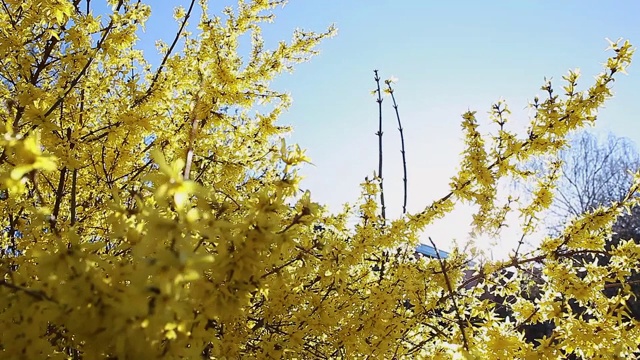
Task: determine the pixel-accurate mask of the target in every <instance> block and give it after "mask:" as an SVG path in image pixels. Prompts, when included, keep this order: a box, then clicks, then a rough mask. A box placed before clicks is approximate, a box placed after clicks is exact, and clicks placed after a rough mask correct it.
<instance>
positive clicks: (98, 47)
mask: <svg viewBox="0 0 640 360" xmlns="http://www.w3.org/2000/svg"><path fill="white" fill-rule="evenodd" d="M123 2H124V0H120V1H118V5H117V6H116V10H115V11H116V12H117V11H120V8H121V7H122V4H123ZM113 25H114V22H113V18H111V21H109V25H107V27H106V28H105V30H104V33H103V34H102V37H101V38H100V40H98V42H97V44H96V48H95V53H96V54H97V53H98V52H99V51H100V50H102V46H103V45H104V42H105V41H106V39H107V36H108V35H109V33H111V30H112V29H113ZM94 60H95V56H92V57H89V60H87V63H86V64H85V65H84V67H83V68H82V70H80V72H79V73H78V75H76V77H75V78H74V79H73V80H72V81H71V83H70V84H69V87H68V88H67V90H65V92H64V93H63V94H62V96H60V97H59V98H58V99H57V100H56V102H55V103H53V105H51V107H50V108H49V110H47V111H46V112H45V113H44V117H45V118H46V117H47V116H49V115H51V113H52V112H54V111H55V110H56V109H57V108H58V106H60V104H62V102H63V101H64V99H65V98H66V97H67V95H69V93H70V92H71V90H73V89H74V88H75V87H76V85H78V83H79V82H80V79H82V77H83V76H84V75H85V74H86V73H87V70H88V69H89V66H91V64H93V61H94ZM34 127H35V125H34V126H32V130H33V129H34Z"/></svg>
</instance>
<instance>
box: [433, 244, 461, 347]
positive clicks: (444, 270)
mask: <svg viewBox="0 0 640 360" xmlns="http://www.w3.org/2000/svg"><path fill="white" fill-rule="evenodd" d="M429 242H431V246H433V249H434V250H435V253H436V258H437V259H438V262H439V263H440V268H441V269H442V275H443V276H444V281H445V282H446V283H447V290H449V295H450V296H451V301H452V302H453V307H454V308H455V310H456V320H457V322H458V326H459V327H460V332H461V333H462V341H463V342H464V348H465V350H467V351H468V350H469V342H468V341H467V334H466V333H465V332H464V328H465V326H464V322H463V321H462V316H460V308H458V303H457V301H456V297H455V296H454V292H453V287H452V286H451V280H449V274H448V273H447V267H446V260H443V259H442V258H441V257H440V251H439V250H438V247H437V246H436V243H434V242H433V239H431V236H429Z"/></svg>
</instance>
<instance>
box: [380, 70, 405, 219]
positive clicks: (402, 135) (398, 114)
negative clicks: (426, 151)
mask: <svg viewBox="0 0 640 360" xmlns="http://www.w3.org/2000/svg"><path fill="white" fill-rule="evenodd" d="M385 83H386V84H387V87H388V88H389V94H390V95H391V100H393V108H394V110H395V111H396V118H397V119H398V131H400V145H401V149H402V150H400V152H401V153H402V170H403V174H402V175H403V178H402V181H403V182H404V198H403V202H402V214H403V215H404V214H406V213H407V157H406V154H405V151H404V132H403V129H402V123H401V122H400V113H399V112H398V104H397V103H396V97H395V95H394V94H393V88H391V80H386V81H385Z"/></svg>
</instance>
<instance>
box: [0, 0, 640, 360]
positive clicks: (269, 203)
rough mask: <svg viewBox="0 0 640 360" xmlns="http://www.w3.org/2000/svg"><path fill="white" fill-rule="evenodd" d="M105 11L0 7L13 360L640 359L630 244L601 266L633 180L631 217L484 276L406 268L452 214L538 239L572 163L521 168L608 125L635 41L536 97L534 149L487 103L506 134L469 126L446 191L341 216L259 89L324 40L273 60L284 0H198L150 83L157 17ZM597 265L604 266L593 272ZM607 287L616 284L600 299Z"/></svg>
mask: <svg viewBox="0 0 640 360" xmlns="http://www.w3.org/2000/svg"><path fill="white" fill-rule="evenodd" d="M108 3H109V5H110V6H112V13H111V14H109V15H108V16H102V17H98V16H97V15H95V14H94V11H93V9H91V6H95V5H94V4H93V2H89V1H80V0H73V1H72V0H20V1H18V0H4V1H2V9H1V11H0V24H1V26H0V29H1V30H0V51H1V52H2V54H3V55H2V59H0V62H1V65H2V66H0V77H1V85H0V96H1V97H2V99H3V102H4V104H3V106H2V109H0V116H1V118H2V124H4V129H3V130H2V131H3V132H4V135H3V136H2V138H1V140H0V141H1V142H2V152H1V154H0V184H1V185H0V189H1V193H0V208H1V213H0V221H1V222H2V225H1V226H2V238H1V240H0V241H1V243H0V269H1V270H0V271H1V272H2V273H1V277H0V299H1V300H0V329H1V332H0V333H1V337H0V358H3V359H41V358H76V359H79V358H83V359H99V358H109V359H155V358H168V359H179V358H182V359H197V358H207V359H208V358H244V357H247V358H273V359H276V358H292V359H293V358H297V359H310V358H323V359H324V358H378V359H391V358H443V359H449V358H460V359H461V358H475V359H487V358H496V359H497V358H500V359H515V358H527V359H556V358H559V357H574V358H585V359H591V358H603V359H612V358H616V357H617V358H629V357H632V356H633V355H632V354H633V352H635V351H637V350H638V344H640V327H638V323H637V322H636V320H634V319H633V318H631V317H630V316H628V314H627V311H626V301H627V300H628V299H629V297H630V296H632V294H631V293H630V292H629V291H628V289H629V285H628V284H627V283H626V282H625V281H626V279H627V276H628V275H629V274H630V271H631V269H632V268H633V267H635V266H637V264H638V262H639V261H640V246H638V245H636V244H635V243H634V242H633V241H623V242H621V243H620V244H619V245H616V246H615V247H613V248H612V249H610V250H606V249H605V240H606V239H607V237H608V236H610V235H611V225H612V223H613V222H614V221H615V219H616V217H617V216H618V215H619V214H621V213H622V212H623V211H625V208H628V207H630V206H633V205H635V204H636V203H637V197H636V196H635V195H634V194H635V192H636V191H637V190H638V187H639V186H640V176H638V175H636V181H635V185H634V186H633V187H632V188H631V189H630V190H629V195H628V196H627V198H626V199H625V201H623V202H620V203H615V204H613V205H612V206H611V207H608V208H599V209H596V210H595V211H593V212H592V213H589V214H585V215H584V216H582V217H581V218H577V219H574V220H573V221H572V222H570V223H569V224H567V227H566V229H565V230H564V232H563V233H562V234H561V235H559V236H558V237H556V238H546V239H544V241H543V242H542V243H541V246H540V248H539V249H538V250H536V251H534V252H531V253H522V254H521V253H516V254H514V256H513V258H511V259H510V260H508V261H502V262H487V263H481V264H477V265H475V266H474V267H470V265H469V262H468V259H467V258H466V255H465V254H462V253H459V252H457V251H454V252H453V253H452V254H451V256H450V257H449V258H447V259H446V260H445V259H415V258H414V257H413V248H414V247H415V245H416V244H417V241H418V240H417V239H418V236H419V234H420V233H421V231H422V230H423V229H424V228H425V227H426V226H427V225H429V224H430V223H432V222H433V221H435V220H437V219H438V218H440V217H442V216H443V215H445V214H446V213H447V212H450V211H451V210H452V209H453V208H454V205H455V204H456V203H460V202H462V203H472V204H477V205H478V213H477V215H476V216H475V217H474V224H473V225H474V228H475V231H477V232H495V231H497V230H498V229H499V228H500V226H501V225H502V224H503V221H504V217H505V216H506V214H507V213H509V212H511V211H518V212H519V213H520V215H521V219H522V225H523V226H522V232H523V235H526V234H529V233H531V232H532V231H533V230H534V228H535V224H536V219H537V217H538V216H539V215H540V214H541V212H542V211H544V210H545V208H547V207H548V206H549V204H550V202H551V200H552V190H553V184H554V181H555V179H556V178H557V176H558V172H557V170H558V164H557V163H556V162H553V161H551V162H550V166H549V169H550V170H549V172H548V173H547V174H543V175H542V176H537V177H536V176H535V175H532V174H530V173H528V172H526V171H523V170H521V167H520V165H522V164H523V163H524V162H526V161H527V160H529V159H530V158H532V157H533V156H542V155H545V156H550V157H551V158H553V156H554V154H556V153H557V151H558V149H560V148H561V147H563V146H564V145H565V142H566V141H565V139H566V136H567V134H568V133H569V132H571V131H572V130H574V129H578V128H580V127H582V126H585V125H587V124H591V123H593V122H594V121H595V119H596V111H597V109H598V108H599V107H600V106H602V105H603V103H604V102H605V100H606V99H607V98H609V97H610V96H611V93H610V86H611V83H612V82H613V80H614V76H615V75H617V74H618V73H622V72H624V70H625V68H626V67H627V66H628V65H629V63H630V60H631V55H632V52H633V50H632V48H631V46H630V45H629V43H627V42H624V43H621V42H614V43H612V44H611V49H612V50H613V51H614V53H613V54H612V55H613V56H612V57H611V58H610V59H609V60H607V61H606V63H605V69H604V73H602V74H601V75H599V76H597V77H596V79H595V82H594V83H593V84H592V85H591V86H590V87H589V88H588V89H586V90H585V91H579V90H578V89H577V80H578V76H579V74H578V73H577V72H570V73H569V74H568V75H567V76H566V77H565V82H566V85H565V86H564V90H565V91H564V94H563V95H558V94H556V93H555V92H554V91H553V90H552V88H551V84H550V83H547V84H545V85H544V86H543V90H544V91H545V94H546V95H545V97H544V98H542V99H536V100H535V101H534V102H533V103H532V104H531V107H532V108H533V111H534V112H535V116H533V117H532V119H531V124H530V127H529V129H528V131H527V132H526V134H515V133H513V132H511V131H510V130H509V129H508V122H507V120H508V117H509V111H508V109H507V108H506V106H505V105H504V104H502V103H498V104H495V105H494V106H493V107H492V112H491V120H492V121H493V122H494V123H495V126H496V127H497V128H498V131H497V132H496V135H495V136H485V135H482V134H480V133H479V132H478V122H477V120H476V117H475V115H474V113H473V112H469V113H466V114H464V115H463V121H462V129H463V131H464V134H465V137H466V150H465V151H464V153H463V159H462V162H461V165H460V170H459V173H458V174H457V175H456V176H455V177H454V178H452V181H451V192H450V193H449V194H444V195H445V196H443V197H442V198H440V199H438V200H436V201H434V202H433V203H432V204H430V205H428V206H426V207H425V209H424V211H422V212H420V213H417V214H410V215H407V216H405V217H402V218H400V219H397V220H393V221H385V220H383V219H382V217H381V216H380V214H379V211H378V210H379V209H378V206H377V203H376V200H375V197H376V194H377V192H378V189H379V183H378V179H373V180H367V181H365V182H364V183H363V184H362V192H363V196H362V198H361V200H360V202H359V204H358V206H356V207H353V208H349V207H345V210H344V211H343V212H341V213H339V214H329V213H327V212H326V210H324V208H323V207H321V206H319V205H318V204H316V203H314V202H312V200H311V198H310V194H309V193H301V192H300V191H299V189H298V183H299V180H300V178H299V176H298V175H297V172H296V171H297V168H298V166H299V165H300V164H301V163H303V162H305V161H306V160H307V158H306V157H305V155H304V152H303V151H301V150H300V149H299V148H298V147H297V146H290V145H287V144H285V143H284V141H283V140H282V135H283V134H284V133H285V132H286V131H288V129H287V128H286V127H283V126H279V125H276V119H277V118H278V116H279V115H280V114H281V113H282V111H283V110H284V109H286V107H287V105H288V104H289V98H288V97H287V95H286V94H282V93H279V92H277V91H274V90H271V89H270V88H269V81H270V80H271V79H273V78H274V76H276V75H277V74H279V73H280V72H282V71H284V70H291V69H292V65H294V64H295V63H297V62H300V61H304V60H306V59H307V58H308V57H309V56H311V55H313V54H314V47H315V46H316V45H317V44H318V42H319V41H321V40H322V39H324V38H327V37H328V36H331V35H332V34H333V29H331V28H330V29H328V31H326V32H323V33H314V32H305V31H302V30H299V31H296V32H295V33H294V35H293V38H292V40H291V41H290V42H281V43H280V44H279V45H278V46H277V47H276V48H275V49H267V48H266V47H265V46H264V43H263V41H262V39H261V36H260V24H261V23H262V22H265V21H271V20H272V16H271V15H270V14H269V11H270V9H272V8H274V7H275V6H277V5H280V4H281V3H282V2H281V1H263V0H255V1H240V2H239V5H238V6H237V8H234V9H231V8H229V9H227V10H225V11H224V15H223V16H222V17H219V16H211V15H209V14H208V11H207V6H206V5H207V1H205V0H202V1H200V2H199V6H200V7H201V8H202V16H201V17H200V19H199V20H198V21H197V23H198V27H197V32H196V33H191V32H189V31H187V30H188V29H189V27H187V26H186V22H187V20H188V19H190V18H192V17H193V14H194V8H197V7H198V4H194V1H192V2H191V4H189V7H188V8H187V9H177V10H176V11H175V18H176V22H177V24H176V27H177V28H178V29H179V30H178V32H177V35H176V38H175V39H174V41H172V43H170V44H164V43H160V44H159V45H158V48H159V51H160V52H161V62H160V65H159V66H157V67H155V68H153V69H152V67H151V66H150V65H149V64H148V63H147V62H146V61H145V58H144V56H143V54H142V52H141V51H139V50H136V48H135V45H136V33H137V31H138V29H140V27H141V26H143V24H144V22H145V20H146V19H147V17H148V16H149V13H150V7H149V6H148V5H145V4H143V3H141V2H139V1H130V0H109V1H108ZM243 34H249V35H250V36H251V39H252V43H251V45H252V46H251V49H250V50H249V51H248V56H245V57H241V55H240V54H239V50H238V49H239V40H240V38H241V36H243ZM507 178H517V179H525V180H529V181H537V182H538V187H537V190H535V191H534V193H533V194H532V197H531V199H530V200H531V201H530V202H526V203H524V202H523V203H518V202H514V201H511V199H509V201H508V202H502V198H503V197H502V196H500V194H499V191H498V189H499V187H498V186H497V183H498V181H499V180H501V179H507ZM354 215H355V216H358V217H359V219H360V222H359V224H357V225H356V226H355V228H351V227H348V226H347V220H348V218H350V217H351V216H354ZM605 253H607V254H609V255H610V260H609V261H608V262H606V263H599V262H598V261H595V260H593V259H595V258H596V256H597V255H599V254H605ZM577 255H581V256H580V257H576V256H577ZM576 259H581V260H576ZM589 259H592V260H589ZM578 261H581V263H576V262H578ZM508 269H511V273H510V274H512V276H506V275H505V274H506V272H505V270H508ZM533 271H537V272H538V273H540V274H542V275H541V276H542V279H543V281H542V282H538V283H536V284H533V282H532V280H531V276H529V275H528V274H529V273H531V272H533ZM534 285H535V286H536V287H537V288H538V289H539V291H538V292H537V295H535V296H531V294H530V291H529V290H528V289H531V288H532V287H533V286H534ZM605 286H608V287H611V286H613V287H617V288H619V289H620V291H618V292H617V293H616V294H615V296H605V295H604V292H603V289H604V288H605ZM487 294H494V295H499V296H502V297H503V298H504V299H505V300H504V301H503V302H502V303H501V304H496V303H495V302H494V301H492V299H493V298H492V297H491V296H487ZM576 304H577V305H578V306H579V307H580V308H581V309H583V310H581V311H580V312H577V311H573V310H572V309H574V308H575V306H576ZM498 306H501V307H508V308H509V309H510V314H511V315H510V316H508V317H502V316H499V314H498V309H497V308H498ZM541 323H551V324H553V330H552V331H551V334H550V335H549V336H547V337H544V338H540V339H533V340H531V339H527V338H526V337H525V332H524V330H523V329H525V328H526V327H527V326H530V325H535V324H541Z"/></svg>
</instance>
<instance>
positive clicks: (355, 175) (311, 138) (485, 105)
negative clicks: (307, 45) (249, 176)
mask: <svg viewBox="0 0 640 360" xmlns="http://www.w3.org/2000/svg"><path fill="white" fill-rule="evenodd" d="M150 3H151V5H152V9H153V10H152V16H151V19H150V20H149V22H148V24H147V31H146V33H145V34H143V35H142V47H143V48H145V49H148V56H149V58H150V59H152V60H153V58H154V57H156V58H157V55H156V53H155V51H154V50H153V41H154V39H158V38H163V39H166V40H167V41H169V40H170V39H171V37H172V35H173V32H174V31H175V29H176V27H177V25H174V23H173V22H172V21H171V11H172V10H171V8H172V7H173V5H179V4H182V5H183V6H187V5H188V1H186V0H181V1H157V0H156V1H151V2H150ZM221 4H224V5H231V4H233V2H230V1H212V2H211V5H210V7H211V10H212V12H213V11H214V8H219V7H220V6H222V5H221ZM275 14H276V16H277V18H276V21H275V23H274V24H267V25H266V27H265V28H264V35H265V38H266V40H267V45H269V44H275V43H276V41H278V40H288V39H290V37H291V32H292V30H293V29H295V28H296V27H301V28H304V29H310V30H318V31H321V30H323V29H325V28H326V27H327V26H329V25H330V24H335V25H336V26H337V27H338V35H337V36H336V37H334V38H332V39H330V40H327V41H326V42H324V43H323V44H322V45H321V46H320V50H321V54H320V55H319V56H317V57H315V58H313V59H312V60H311V61H310V62H309V63H305V64H302V65H300V66H299V67H298V68H297V70H296V72H295V73H294V74H292V75H288V74H286V75H284V76H282V77H281V78H279V79H277V80H276V81H275V82H274V86H275V87H276V88H277V89H279V90H284V91H288V92H290V93H291V94H292V96H293V99H294V102H293V106H292V107H291V109H290V111H289V112H288V113H287V114H286V115H284V116H283V117H282V118H281V122H282V123H283V124H291V125H293V126H294V129H295V130H294V133H293V134H292V135H291V137H290V140H289V141H291V142H297V143H299V144H300V145H301V146H302V147H303V148H306V149H307V154H308V155H310V157H311V158H312V161H313V163H314V166H307V167H305V168H304V169H303V171H302V174H303V175H304V176H305V177H306V179H305V180H304V181H303V184H302V185H303V187H306V188H309V189H310V190H311V192H312V196H313V197H314V198H315V200H316V201H319V202H320V203H323V204H327V205H329V207H330V208H331V209H333V210H338V209H339V208H340V207H341V204H342V203H344V202H353V201H355V200H356V198H357V196H358V194H359V185H358V184H359V183H360V182H361V181H362V180H363V178H364V177H365V176H368V175H371V174H372V173H373V170H374V169H376V168H377V138H376V136H375V135H374V133H375V131H376V130H377V104H376V103H375V99H374V97H373V96H372V95H371V94H370V91H371V90H373V89H374V87H375V83H374V82H373V69H378V70H380V74H381V76H382V78H383V79H384V78H388V77H391V76H392V75H393V76H395V77H397V78H398V79H399V81H398V83H397V84H396V86H395V89H396V96H397V100H398V103H399V106H400V115H401V118H402V120H403V126H404V128H405V139H406V148H407V160H408V171H409V176H408V179H409V204H408V208H409V211H410V212H411V211H414V212H415V211H419V210H421V209H422V208H423V207H424V206H425V205H427V204H428V203H429V202H430V201H431V200H432V199H435V198H437V197H440V196H442V195H443V194H445V193H446V192H447V190H448V185H447V184H448V181H449V178H450V177H451V176H452V175H454V174H455V170H456V166H457V163H458V160H459V158H460V156H459V153H460V151H461V150H462V141H461V132H460V127H459V122H460V115H461V114H462V113H463V112H465V111H466V110H468V109H471V110H477V111H478V115H479V119H480V120H481V121H486V120H487V117H486V113H487V111H488V110H489V109H490V106H491V104H492V103H493V102H495V101H496V100H498V99H499V98H501V97H502V98H504V99H505V100H506V101H507V103H508V104H509V106H510V107H511V110H512V111H513V123H512V125H513V126H514V127H515V128H522V127H523V126H524V124H525V123H526V121H527V116H528V115H527V114H528V113H527V110H526V109H525V107H526V105H527V102H528V101H530V100H531V99H533V97H534V96H535V95H536V94H541V91H540V90H539V88H540V86H541V85H542V84H543V79H544V77H545V76H546V77H552V78H553V79H554V84H556V88H557V89H558V91H560V90H561V86H562V82H561V81H562V78H561V77H562V75H564V74H566V72H567V71H568V70H569V69H574V68H580V69H581V72H582V74H583V78H582V81H580V82H579V86H582V87H583V88H586V87H587V86H588V85H589V84H590V83H591V82H592V79H593V76H595V75H596V74H598V73H599V72H600V71H601V68H602V67H601V64H602V63H603V62H604V61H605V60H606V58H607V56H609V55H610V54H609V53H607V52H605V51H604V49H605V48H606V47H607V45H608V44H607V42H606V41H605V38H610V39H617V38H619V37H623V38H626V39H629V40H631V42H632V43H633V44H634V45H636V46H637V45H639V44H640V25H639V24H638V22H637V14H640V2H638V1H635V0H626V1H615V2H604V1H579V2H578V1H563V2H556V1H528V0H521V1H426V0H411V1H410V0H394V1H391V0H375V1H371V0H369V1H360V0H358V1H356V0H350V1H345V0H342V1H339V0H292V1H290V3H289V4H288V5H287V6H286V7H285V8H283V9H280V8H279V9H277V10H276V12H275ZM169 24H171V25H169ZM638 61H640V60H638ZM639 68H640V66H638V65H634V66H632V67H631V68H630V69H629V74H630V75H629V76H620V77H619V79H618V81H617V82H616V83H615V85H614V93H615V98H614V99H612V100H611V101H610V102H609V103H608V104H607V108H606V109H604V110H603V111H601V113H600V116H599V120H598V125H597V126H596V128H595V129H593V130H594V131H595V132H599V133H606V132H609V131H611V132H613V133H615V134H617V135H623V136H628V137H629V138H631V139H632V140H633V141H635V142H636V144H638V143H640V131H639V130H640V126H638V125H637V122H638V121H639V120H640V119H638V116H637V114H638V113H640V101H639V100H640V98H638V94H640V70H637V69H639ZM383 105H384V107H385V113H384V116H385V121H386V125H385V130H384V131H385V132H384V148H385V168H384V178H385V190H386V191H385V192H386V197H387V205H388V212H387V213H388V214H389V215H390V216H391V217H396V216H399V215H400V212H401V202H402V164H401V157H400V151H399V150H400V144H399V139H398V132H397V129H396V128H397V126H396V123H395V122H396V120H395V117H394V115H393V113H392V108H391V106H390V105H391V104H390V99H386V100H385V101H384V103H383ZM484 129H485V130H490V127H485V128H484ZM468 215H469V211H468V209H461V210H459V211H457V212H456V213H455V214H453V216H449V217H447V218H446V219H444V220H443V221H442V222H440V223H439V224H437V225H435V226H433V227H431V228H429V229H427V234H429V235H431V236H432V237H433V239H434V240H435V241H436V243H438V244H439V246H441V247H442V248H445V249H448V248H450V246H452V239H457V240H458V242H460V243H464V241H465V239H466V238H467V236H466V234H467V231H468V230H469V228H468V222H469V218H468ZM515 226H517V225H514V227H515ZM515 230H516V229H511V230H510V231H508V232H506V233H505V235H504V236H503V238H502V239H500V240H499V241H498V244H497V245H496V246H494V248H493V250H492V251H491V254H493V255H494V256H504V255H505V254H506V253H507V252H508V250H509V249H510V248H511V247H512V246H513V245H514V244H515V239H516V238H519V234H518V233H517V231H515ZM479 245H480V246H481V247H483V248H487V247H488V243H486V242H485V243H482V242H481V243H480V244H479Z"/></svg>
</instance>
